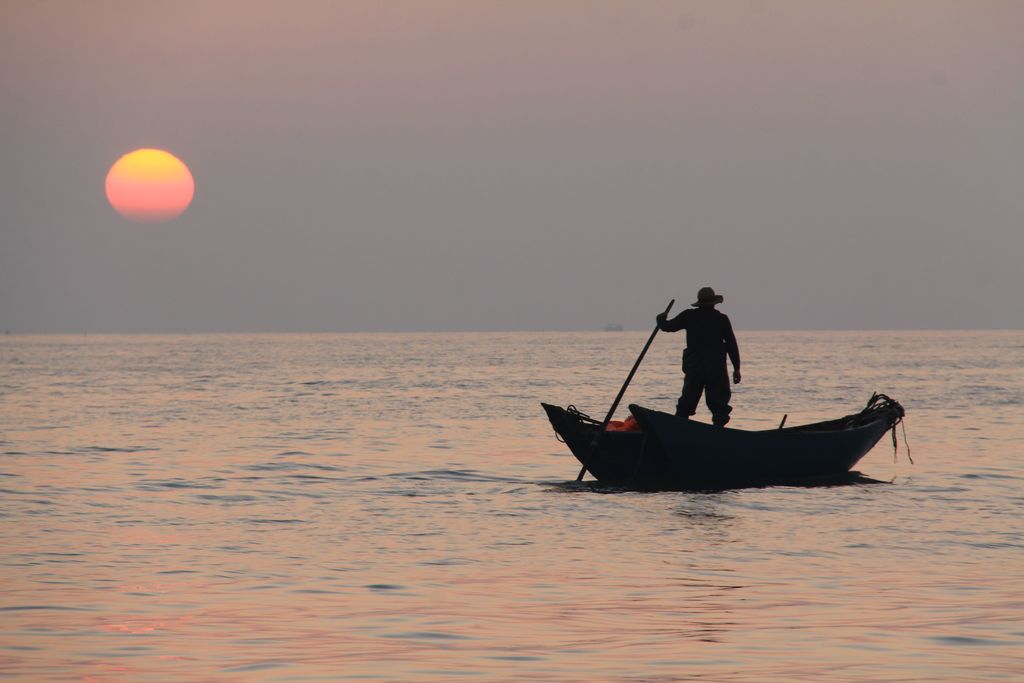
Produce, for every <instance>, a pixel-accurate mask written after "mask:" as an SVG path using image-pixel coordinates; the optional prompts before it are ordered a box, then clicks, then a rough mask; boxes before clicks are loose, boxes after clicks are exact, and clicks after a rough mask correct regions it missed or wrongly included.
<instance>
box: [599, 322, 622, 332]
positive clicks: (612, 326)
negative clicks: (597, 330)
mask: <svg viewBox="0 0 1024 683" xmlns="http://www.w3.org/2000/svg"><path fill="white" fill-rule="evenodd" d="M624 329H626V328H625V327H623V326H622V325H620V324H619V323H608V324H607V325H605V326H604V331H605V332H622V331H623V330H624Z"/></svg>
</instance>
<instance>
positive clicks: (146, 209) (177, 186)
mask: <svg viewBox="0 0 1024 683" xmlns="http://www.w3.org/2000/svg"><path fill="white" fill-rule="evenodd" d="M106 190H107V200H108V201H109V202H110V205H111V206H112V207H114V209H115V210H116V211H117V212H118V213H119V214H121V215H122V216H124V217H125V218H127V219H129V220H133V221H139V222H142V223H160V222H163V221H169V220H171V219H174V218H177V217H178V216H180V215H181V214H182V213H183V212H184V211H185V209H187V208H188V206H189V204H191V203H192V196H193V194H194V193H195V181H194V180H193V179H192V173H191V172H190V171H189V170H188V166H186V165H185V164H184V162H182V161H181V159H179V158H178V157H176V156H174V155H173V154H171V153H170V152H166V151H164V150H162V149H137V150H135V151H134V152H129V153H128V154H125V155H124V156H123V157H121V158H120V159H118V160H117V161H116V162H115V163H114V165H113V166H111V167H110V171H109V172H108V173H107V182H106Z"/></svg>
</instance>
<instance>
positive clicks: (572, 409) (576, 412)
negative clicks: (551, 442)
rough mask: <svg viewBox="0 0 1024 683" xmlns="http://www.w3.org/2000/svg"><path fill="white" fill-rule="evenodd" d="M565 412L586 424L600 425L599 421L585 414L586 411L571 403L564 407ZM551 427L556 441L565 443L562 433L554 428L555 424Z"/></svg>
mask: <svg viewBox="0 0 1024 683" xmlns="http://www.w3.org/2000/svg"><path fill="white" fill-rule="evenodd" d="M565 412H567V413H569V414H570V415H572V416H573V417H574V418H576V419H577V420H579V421H580V422H583V423H586V424H592V425H594V426H596V427H600V426H601V423H600V422H598V421H597V420H595V419H594V418H592V417H590V416H589V415H587V414H586V413H584V412H583V411H582V410H580V409H579V408H577V407H576V406H574V405H572V404H571V403H570V404H569V405H568V406H567V407H566V409H565ZM551 428H552V429H553V430H554V432H555V439H556V440H557V441H558V443H565V439H563V438H562V435H561V434H559V433H558V430H557V429H555V426H554V425H551Z"/></svg>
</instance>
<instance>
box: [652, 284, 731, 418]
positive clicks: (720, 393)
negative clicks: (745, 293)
mask: <svg viewBox="0 0 1024 683" xmlns="http://www.w3.org/2000/svg"><path fill="white" fill-rule="evenodd" d="M724 300H725V297H723V296H722V295H721V294H715V290H713V289H712V288H711V287H701V289H700V291H699V292H698V293H697V301H695V302H694V303H693V304H692V305H693V308H688V309H686V310H685V311H683V312H682V313H680V314H679V315H677V316H676V317H674V318H672V320H667V319H666V317H665V314H664V313H659V314H658V318H657V320H658V328H659V329H661V330H663V331H665V332H677V331H679V330H686V350H684V351H683V393H682V395H681V396H680V397H679V402H678V403H677V404H676V415H679V416H681V417H685V418H689V417H690V416H691V415H693V414H694V413H696V412H697V404H698V403H699V402H700V395H701V392H703V393H704V401H705V402H706V403H707V404H708V409H709V410H710V411H711V421H712V422H713V423H714V424H716V425H718V426H719V427H723V426H725V424H726V423H727V422H729V413H731V412H732V407H731V406H730V405H729V399H730V398H731V397H732V391H731V390H730V389H729V372H728V369H727V368H726V365H725V357H726V355H728V356H729V360H731V361H732V381H733V382H735V383H736V384H739V383H740V348H739V346H738V345H737V344H736V335H735V334H733V331H732V323H731V322H729V316H727V315H726V314H725V313H722V312H721V311H718V310H715V305H716V304H720V303H722V302H723V301H724Z"/></svg>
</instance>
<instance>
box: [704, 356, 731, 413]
mask: <svg viewBox="0 0 1024 683" xmlns="http://www.w3.org/2000/svg"><path fill="white" fill-rule="evenodd" d="M730 398H732V390H731V389H730V388H729V374H728V373H727V372H725V369H724V368H723V371H722V372H721V373H717V372H716V373H715V374H713V375H712V376H710V377H708V379H707V385H706V386H705V387H704V400H705V401H706V402H707V404H708V410H710V411H711V422H712V423H713V424H715V425H717V426H719V427H724V426H725V425H726V424H728V422H729V413H731V412H732V406H730V405H729V399H730Z"/></svg>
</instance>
